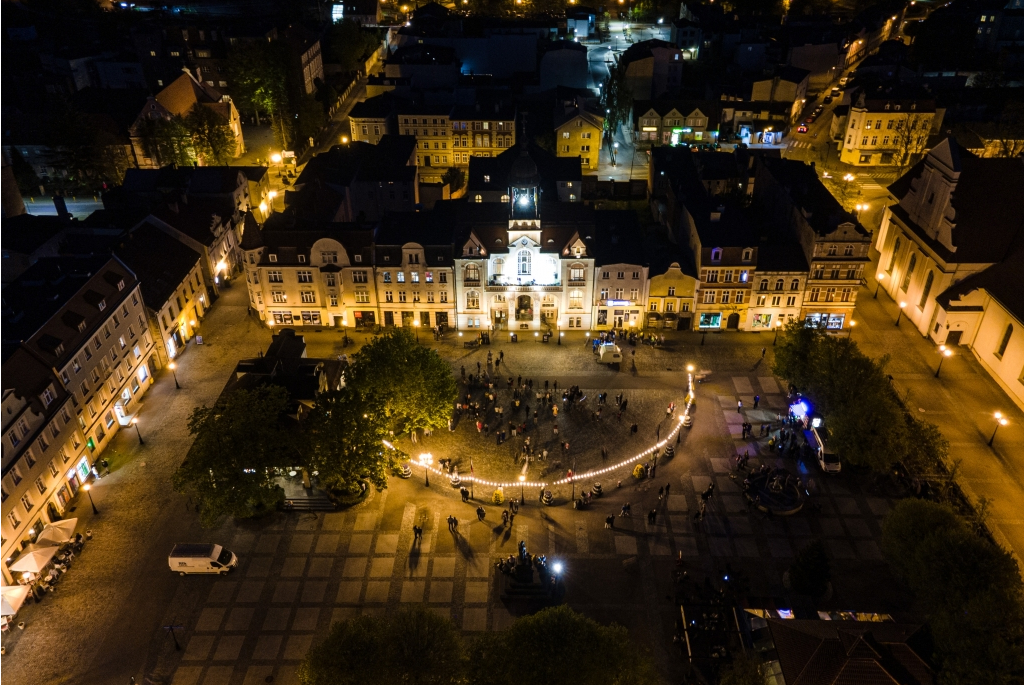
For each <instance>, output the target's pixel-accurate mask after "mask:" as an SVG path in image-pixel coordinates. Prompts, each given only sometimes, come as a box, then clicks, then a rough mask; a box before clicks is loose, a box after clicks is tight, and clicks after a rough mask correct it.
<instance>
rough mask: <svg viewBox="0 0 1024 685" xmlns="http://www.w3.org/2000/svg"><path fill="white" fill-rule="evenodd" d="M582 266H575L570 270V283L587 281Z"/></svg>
mask: <svg viewBox="0 0 1024 685" xmlns="http://www.w3.org/2000/svg"><path fill="white" fill-rule="evenodd" d="M584 273H585V272H584V270H583V267H582V266H578V265H575V264H574V265H573V266H572V267H570V268H569V280H570V281H583V280H586V276H585V275H584Z"/></svg>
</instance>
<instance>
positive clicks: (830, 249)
mask: <svg viewBox="0 0 1024 685" xmlns="http://www.w3.org/2000/svg"><path fill="white" fill-rule="evenodd" d="M838 250H839V246H838V245H829V246H828V256H829V257H835V256H836V252H838Z"/></svg>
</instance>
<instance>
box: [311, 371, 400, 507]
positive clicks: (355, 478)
mask: <svg viewBox="0 0 1024 685" xmlns="http://www.w3.org/2000/svg"><path fill="white" fill-rule="evenodd" d="M382 416H383V411H382V408H381V406H380V402H379V401H378V400H376V399H374V398H373V397H366V396H364V395H363V394H362V393H360V392H359V391H358V390H356V389H354V388H351V387H347V388H343V389H342V390H339V391H336V392H330V393H325V394H323V395H320V397H318V398H317V400H316V404H314V405H313V410H312V411H311V412H310V413H309V415H308V416H306V418H305V419H304V420H303V424H302V426H303V434H304V436H305V439H306V456H307V459H306V463H307V465H308V467H309V469H310V470H313V471H316V472H317V473H318V477H319V478H320V482H321V483H322V484H323V485H324V486H326V487H327V488H330V489H337V490H341V491H346V492H354V491H355V490H356V488H357V486H358V483H359V481H360V480H362V478H363V477H366V478H367V479H368V480H369V481H370V482H371V483H373V484H374V485H375V486H376V487H377V488H384V487H386V486H387V472H388V469H389V468H391V467H392V466H393V465H394V461H395V457H396V456H397V455H398V452H396V451H395V450H393V449H389V448H387V447H385V446H384V440H385V439H386V438H387V437H388V432H387V429H386V428H385V423H384V421H383V420H381V419H382Z"/></svg>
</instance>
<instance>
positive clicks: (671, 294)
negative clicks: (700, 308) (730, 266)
mask: <svg viewBox="0 0 1024 685" xmlns="http://www.w3.org/2000/svg"><path fill="white" fill-rule="evenodd" d="M648 288H649V290H648V293H647V326H646V328H671V329H678V330H682V331H688V330H690V329H691V328H693V298H694V293H696V291H697V279H696V278H694V277H693V276H690V275H688V274H686V273H683V270H682V267H680V266H679V263H678V262H672V263H671V264H670V265H669V267H668V268H667V269H666V270H665V273H663V274H658V275H657V276H651V277H650V280H649V281H648Z"/></svg>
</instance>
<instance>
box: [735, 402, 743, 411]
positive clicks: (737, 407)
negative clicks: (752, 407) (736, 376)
mask: <svg viewBox="0 0 1024 685" xmlns="http://www.w3.org/2000/svg"><path fill="white" fill-rule="evenodd" d="M736 413H737V414H742V413H743V400H736Z"/></svg>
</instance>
